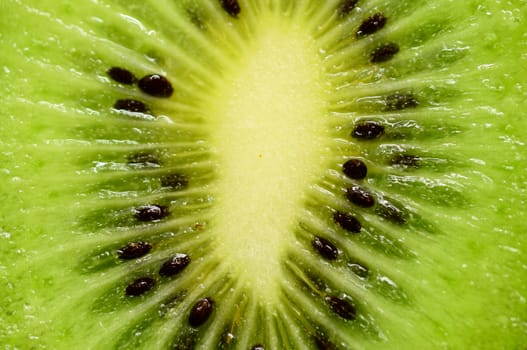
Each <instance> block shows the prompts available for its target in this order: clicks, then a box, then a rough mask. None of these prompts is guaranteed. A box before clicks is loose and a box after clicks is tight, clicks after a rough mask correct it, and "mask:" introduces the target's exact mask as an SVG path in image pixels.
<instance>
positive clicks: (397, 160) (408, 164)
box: [390, 154, 421, 168]
mask: <svg viewBox="0 0 527 350" xmlns="http://www.w3.org/2000/svg"><path fill="white" fill-rule="evenodd" d="M420 163H421V158H420V157H417V156H413V155H410V154H398V155H396V156H394V157H393V158H392V159H391V160H390V164H391V165H395V166H401V167H405V168H419V166H420Z"/></svg>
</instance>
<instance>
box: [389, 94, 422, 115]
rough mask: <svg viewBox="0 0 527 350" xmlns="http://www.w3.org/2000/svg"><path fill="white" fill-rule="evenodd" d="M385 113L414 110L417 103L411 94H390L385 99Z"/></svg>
mask: <svg viewBox="0 0 527 350" xmlns="http://www.w3.org/2000/svg"><path fill="white" fill-rule="evenodd" d="M385 103H386V107H385V110H387V111H400V110H403V109H406V108H415V107H417V106H418V105H419V101H417V99H416V98H415V96H414V95H412V94H400V93H396V94H392V95H388V96H386V98H385Z"/></svg>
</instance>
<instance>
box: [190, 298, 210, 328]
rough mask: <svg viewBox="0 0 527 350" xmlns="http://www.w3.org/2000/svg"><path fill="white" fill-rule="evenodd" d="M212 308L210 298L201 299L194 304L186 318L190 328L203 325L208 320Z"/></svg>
mask: <svg viewBox="0 0 527 350" xmlns="http://www.w3.org/2000/svg"><path fill="white" fill-rule="evenodd" d="M213 307H214V301H213V300H212V299H211V298H203V299H201V300H199V301H198V302H197V303H196V304H194V306H193V307H192V310H190V315H189V317H188V322H189V324H190V326H191V327H194V328H197V327H199V326H201V325H202V324H204V323H205V322H206V321H207V320H208V319H209V317H210V315H211V313H212V309H213Z"/></svg>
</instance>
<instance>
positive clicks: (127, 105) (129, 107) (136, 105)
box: [113, 99, 148, 113]
mask: <svg viewBox="0 0 527 350" xmlns="http://www.w3.org/2000/svg"><path fill="white" fill-rule="evenodd" d="M113 108H115V109H120V110H123V111H128V112H137V113H148V107H146V105H145V104H144V103H143V102H141V101H137V100H126V99H125V100H117V101H116V102H115V104H114V105H113Z"/></svg>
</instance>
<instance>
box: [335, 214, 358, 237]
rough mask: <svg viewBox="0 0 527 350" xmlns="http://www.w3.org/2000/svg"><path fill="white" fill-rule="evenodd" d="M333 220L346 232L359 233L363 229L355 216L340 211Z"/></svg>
mask: <svg viewBox="0 0 527 350" xmlns="http://www.w3.org/2000/svg"><path fill="white" fill-rule="evenodd" d="M333 220H334V221H335V222H336V223H337V224H338V225H339V226H340V227H342V228H343V229H344V230H346V231H349V232H351V233H359V232H360V230H361V228H362V225H361V223H360V221H359V220H358V219H357V218H356V217H355V216H353V215H350V214H347V213H343V212H340V211H337V212H335V214H333Z"/></svg>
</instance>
